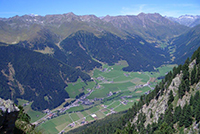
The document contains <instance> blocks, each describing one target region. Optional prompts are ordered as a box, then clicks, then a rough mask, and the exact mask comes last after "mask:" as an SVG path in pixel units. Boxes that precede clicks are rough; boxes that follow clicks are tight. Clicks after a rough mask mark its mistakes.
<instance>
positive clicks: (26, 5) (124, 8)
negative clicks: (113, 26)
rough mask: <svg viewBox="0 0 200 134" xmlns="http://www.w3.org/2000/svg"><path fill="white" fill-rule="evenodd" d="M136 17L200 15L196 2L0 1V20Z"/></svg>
mask: <svg viewBox="0 0 200 134" xmlns="http://www.w3.org/2000/svg"><path fill="white" fill-rule="evenodd" d="M69 12H73V13H74V14H76V15H91V14H93V15H96V16H97V17H102V16H106V15H110V16H118V15H138V14H139V13H141V12H143V13H159V14H161V15H162V16H169V17H179V16H181V15H186V14H187V15H200V0H0V18H9V17H13V16H16V15H19V16H22V15H25V14H36V15H41V16H45V15H47V14H64V13H69Z"/></svg>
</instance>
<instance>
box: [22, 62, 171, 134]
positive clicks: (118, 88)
mask: <svg viewBox="0 0 200 134" xmlns="http://www.w3.org/2000/svg"><path fill="white" fill-rule="evenodd" d="M125 66H127V63H126V62H125V61H121V62H119V63H117V64H115V65H113V66H108V65H106V64H104V65H103V67H102V69H95V70H93V72H92V73H90V74H91V77H92V78H93V81H91V82H88V83H84V82H83V81H82V80H81V79H78V81H77V82H75V83H69V84H68V87H66V89H65V90H66V91H67V92H68V94H69V96H70V98H75V97H76V96H77V95H79V94H80V93H83V92H84V93H85V94H86V93H88V90H87V89H92V90H93V92H92V94H91V95H90V96H88V97H87V99H90V100H91V99H94V98H104V99H103V100H102V101H95V102H94V104H92V105H90V106H86V105H80V106H77V107H72V108H70V109H68V110H67V111H66V113H65V114H63V115H60V116H58V117H55V118H53V119H50V120H47V121H46V122H44V123H42V124H41V125H39V126H38V129H41V130H42V131H44V133H52V132H53V133H59V132H61V131H62V130H64V131H66V132H67V131H69V130H70V129H72V128H74V127H78V126H80V125H81V122H82V121H86V122H91V121H94V120H96V119H101V118H104V117H106V116H107V115H108V114H110V113H111V111H113V110H114V111H115V112H120V111H124V110H127V109H128V108H130V107H132V105H133V104H134V102H137V101H138V99H139V97H140V96H141V95H143V94H144V93H146V92H147V91H149V90H152V89H151V88H150V87H152V88H153V87H155V85H156V83H157V82H158V81H160V80H158V79H157V78H158V77H160V76H164V75H165V74H166V73H167V72H169V71H170V70H172V69H173V67H174V66H175V65H163V66H161V67H159V68H156V69H155V71H152V72H124V71H123V70H122V68H123V67H125ZM147 82H149V83H150V87H149V86H140V87H139V88H136V86H139V85H144V84H146V83H147ZM110 92H112V93H113V95H111V96H108V94H109V93H110ZM127 96H128V97H127ZM19 103H21V104H23V103H26V101H25V100H20V101H19ZM26 107H27V108H26V111H27V113H29V114H30V116H31V118H33V122H34V121H36V120H38V119H40V118H41V117H43V116H44V115H45V114H43V113H41V112H37V111H33V110H32V109H31V108H30V106H26ZM91 114H95V115H96V116H97V118H93V117H92V116H91ZM73 122H75V126H74V127H70V126H69V124H71V123H73Z"/></svg>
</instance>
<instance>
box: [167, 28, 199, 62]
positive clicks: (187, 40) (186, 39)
mask: <svg viewBox="0 0 200 134" xmlns="http://www.w3.org/2000/svg"><path fill="white" fill-rule="evenodd" d="M170 44H171V46H172V47H173V48H175V53H174V56H175V57H176V58H175V62H176V63H178V64H183V62H184V61H185V59H186V58H187V57H191V56H192V54H193V53H194V51H195V50H196V49H197V48H198V47H199V46H200V25H198V26H196V27H194V28H192V29H191V30H189V31H188V32H187V33H185V34H183V35H181V36H179V37H176V38H174V39H173V40H172V41H171V43H170Z"/></svg>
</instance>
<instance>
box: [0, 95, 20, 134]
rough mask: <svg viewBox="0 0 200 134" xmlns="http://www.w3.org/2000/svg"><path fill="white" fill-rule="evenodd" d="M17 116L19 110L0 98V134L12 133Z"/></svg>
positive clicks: (11, 103) (8, 101)
mask: <svg viewBox="0 0 200 134" xmlns="http://www.w3.org/2000/svg"><path fill="white" fill-rule="evenodd" d="M18 114H19V108H18V107H17V106H15V105H14V103H13V102H12V101H11V100H10V99H9V100H3V99H1V98H0V133H8V134H12V133H13V130H14V128H15V121H16V120H17V116H18Z"/></svg>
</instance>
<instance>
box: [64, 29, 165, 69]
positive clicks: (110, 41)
mask: <svg viewBox="0 0 200 134" xmlns="http://www.w3.org/2000/svg"><path fill="white" fill-rule="evenodd" d="M60 46H61V47H62V48H63V50H64V52H65V54H67V60H68V61H67V63H68V64H69V65H71V66H80V67H83V69H84V68H88V66H90V64H88V61H89V62H90V63H91V65H92V64H93V63H92V60H91V59H90V57H91V58H95V59H97V60H99V61H101V62H104V63H108V64H114V63H117V62H118V61H119V60H126V61H127V62H128V64H129V66H128V67H126V68H123V70H124V71H139V70H153V67H154V66H155V67H158V66H160V65H162V64H163V63H164V62H167V61H168V60H169V54H168V53H167V52H166V51H162V50H160V49H158V48H155V47H154V45H153V44H150V43H148V42H146V41H145V40H144V39H142V38H140V37H138V36H134V37H130V36H127V37H126V39H121V38H120V37H118V36H116V35H113V34H111V33H107V32H106V33H104V35H102V36H101V37H97V36H95V35H94V34H93V33H89V32H87V31H78V32H76V33H75V34H72V35H71V36H69V37H67V38H66V39H65V40H63V41H62V42H61V43H60ZM87 57H88V58H87ZM74 59H76V61H74ZM88 59H89V60H88ZM85 63H86V64H85Z"/></svg>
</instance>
